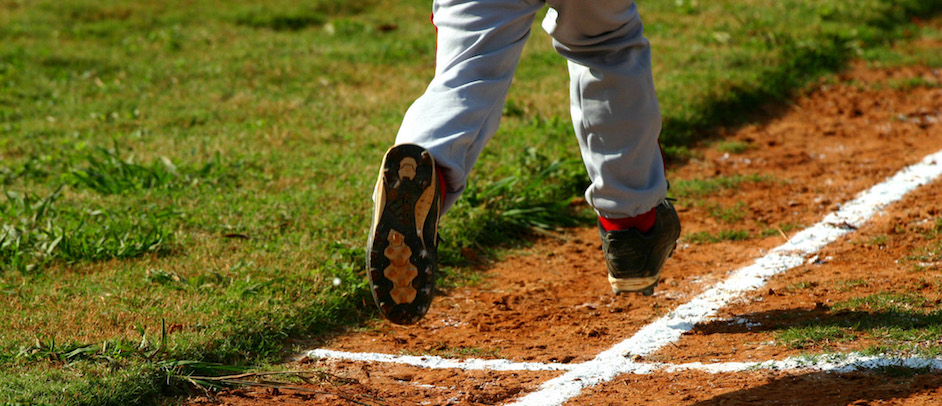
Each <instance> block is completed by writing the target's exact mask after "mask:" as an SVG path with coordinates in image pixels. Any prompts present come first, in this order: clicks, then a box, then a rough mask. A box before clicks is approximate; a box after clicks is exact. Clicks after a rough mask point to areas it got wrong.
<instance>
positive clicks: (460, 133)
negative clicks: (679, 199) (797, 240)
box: [396, 0, 667, 218]
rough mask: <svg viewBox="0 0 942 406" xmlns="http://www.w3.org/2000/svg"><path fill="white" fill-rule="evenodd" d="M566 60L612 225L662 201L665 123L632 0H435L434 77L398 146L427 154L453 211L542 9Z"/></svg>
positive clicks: (583, 144) (576, 113)
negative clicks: (443, 181)
mask: <svg viewBox="0 0 942 406" xmlns="http://www.w3.org/2000/svg"><path fill="white" fill-rule="evenodd" d="M544 3H547V4H549V6H550V9H549V10H548V12H547V15H546V18H545V19H544V20H543V24H542V26H543V29H544V30H545V31H546V32H547V33H549V35H550V36H552V38H553V44H554V47H555V49H556V50H557V51H558V52H559V53H560V54H561V55H562V56H564V57H565V58H566V59H567V60H568V64H569V76H570V97H571V106H570V109H571V115H572V120H573V126H574V129H575V134H576V137H577V138H578V142H579V147H580V149H581V151H582V159H583V162H584V163H585V167H586V169H587V171H588V174H589V177H590V180H591V182H592V183H591V186H589V188H588V189H587V190H586V192H585V197H586V200H587V201H588V203H589V204H590V205H591V206H592V207H593V208H595V210H596V212H597V213H598V214H599V215H600V216H602V217H606V218H624V217H632V216H635V215H638V214H641V213H644V212H647V211H648V210H650V209H651V208H652V207H654V206H656V205H657V204H658V203H659V202H661V201H662V200H664V198H665V195H666V190H667V184H666V180H665V176H664V164H663V161H662V157H661V154H660V148H659V146H658V135H659V133H660V131H661V115H660V110H659V108H658V104H657V97H656V95H655V92H654V83H653V80H652V78H651V53H650V46H649V44H648V41H647V40H646V39H645V38H644V36H643V34H642V24H641V19H640V17H639V14H638V10H637V6H636V5H635V4H634V1H633V0H591V1H586V0H545V1H544V0H434V2H433V7H432V10H433V22H434V24H435V26H436V27H437V29H438V45H437V47H438V50H437V56H436V61H435V62H436V68H435V77H434V78H433V79H432V81H431V83H430V84H429V86H428V89H427V90H426V91H425V93H424V94H423V95H422V96H421V97H419V99H418V100H416V101H415V102H414V103H413V104H412V106H411V107H410V108H409V110H408V111H407V112H406V115H405V117H404V119H403V123H402V126H401V127H400V129H399V133H398V135H397V137H396V143H397V144H401V143H414V144H418V145H421V146H423V147H425V148H426V149H428V150H429V151H430V152H431V154H432V156H433V157H435V159H436V161H437V163H438V165H439V166H440V167H441V168H442V171H443V172H444V175H445V178H446V180H447V195H446V198H445V202H444V203H445V208H444V210H445V211H447V210H448V208H450V207H451V206H452V205H453V204H454V203H455V201H456V200H457V199H458V197H459V196H460V195H461V193H462V192H463V191H464V189H465V186H466V184H467V177H468V174H469V173H470V171H471V168H472V167H473V166H474V163H475V161H476V160H477V159H478V156H479V155H480V154H481V151H482V150H483V149H484V146H485V144H487V142H488V141H489V140H490V139H491V138H492V137H493V135H494V133H496V132H497V127H498V124H499V122H500V118H501V114H502V112H503V106H504V102H505V100H506V97H507V91H508V89H509V87H510V83H511V80H512V78H513V74H514V70H515V69H516V66H517V62H518V60H519V59H520V53H521V51H522V50H523V46H524V43H525V42H526V40H527V38H528V37H529V35H530V27H531V26H532V23H533V19H534V17H535V14H536V13H537V11H539V10H540V9H541V8H542V7H543V6H544Z"/></svg>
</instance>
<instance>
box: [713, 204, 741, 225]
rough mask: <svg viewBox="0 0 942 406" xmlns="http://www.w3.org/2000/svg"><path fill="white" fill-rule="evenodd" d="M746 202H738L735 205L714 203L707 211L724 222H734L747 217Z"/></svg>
mask: <svg viewBox="0 0 942 406" xmlns="http://www.w3.org/2000/svg"><path fill="white" fill-rule="evenodd" d="M747 208H748V207H747V206H746V203H744V202H736V204H735V205H734V206H733V207H723V206H721V205H719V204H713V205H711V206H710V207H709V208H708V209H707V212H708V213H709V214H710V216H711V217H713V218H715V219H717V220H720V221H722V222H724V223H728V224H732V223H738V222H740V221H742V219H744V218H746V209H747Z"/></svg>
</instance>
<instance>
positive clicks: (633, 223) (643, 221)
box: [599, 209, 657, 233]
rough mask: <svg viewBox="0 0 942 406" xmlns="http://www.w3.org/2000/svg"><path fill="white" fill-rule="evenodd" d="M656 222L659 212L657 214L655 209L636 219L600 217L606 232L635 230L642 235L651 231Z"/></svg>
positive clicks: (635, 217)
mask: <svg viewBox="0 0 942 406" xmlns="http://www.w3.org/2000/svg"><path fill="white" fill-rule="evenodd" d="M655 220H657V212H655V211H654V209H651V210H650V211H648V212H647V213H642V214H639V215H637V216H634V217H625V218H620V219H609V218H605V217H599V222H600V223H602V228H604V229H605V231H618V230H627V229H629V228H635V229H638V231H641V232H642V233H646V232H648V231H650V230H651V228H652V227H654V221H655Z"/></svg>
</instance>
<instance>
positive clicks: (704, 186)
mask: <svg viewBox="0 0 942 406" xmlns="http://www.w3.org/2000/svg"><path fill="white" fill-rule="evenodd" d="M774 181H775V179H774V178H772V177H771V176H768V175H733V176H717V177H714V178H710V179H679V180H676V181H673V182H671V190H670V194H671V195H673V197H675V198H678V199H685V198H698V197H703V196H707V195H710V194H713V193H716V192H718V191H722V190H732V189H736V188H738V187H739V186H740V185H742V184H743V183H768V182H774Z"/></svg>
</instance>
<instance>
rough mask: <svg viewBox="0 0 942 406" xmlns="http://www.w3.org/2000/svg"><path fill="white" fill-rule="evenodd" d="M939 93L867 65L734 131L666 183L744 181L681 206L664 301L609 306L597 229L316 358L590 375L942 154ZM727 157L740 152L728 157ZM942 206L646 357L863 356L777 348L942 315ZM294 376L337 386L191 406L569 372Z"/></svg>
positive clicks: (786, 277) (630, 391) (346, 369)
mask: <svg viewBox="0 0 942 406" xmlns="http://www.w3.org/2000/svg"><path fill="white" fill-rule="evenodd" d="M913 78H921V80H919V81H912V80H910V79H913ZM907 80H909V82H908V83H921V84H922V85H920V86H917V87H911V88H905V89H903V90H901V89H894V86H892V84H894V83H903V82H906V81H907ZM926 84H928V85H926ZM940 85H942V77H940V72H939V71H937V70H932V69H929V68H920V67H907V68H898V69H890V70H872V69H868V68H866V67H864V66H863V65H858V66H856V67H855V68H853V69H851V70H849V71H848V72H846V73H844V74H842V75H840V76H839V77H838V80H837V81H836V84H827V85H821V86H820V87H819V88H818V89H816V90H815V91H813V92H810V93H809V94H807V95H805V96H803V97H801V98H799V99H798V100H795V101H794V103H793V104H789V105H788V106H787V107H782V108H778V109H773V110H774V111H772V114H771V115H772V116H773V117H769V118H767V119H766V120H765V121H763V122H762V123H759V124H754V125H749V126H745V127H742V128H738V129H734V130H728V131H726V132H725V133H724V134H723V140H724V141H725V142H724V143H717V144H714V145H712V146H704V147H702V148H700V149H698V150H697V151H696V152H697V158H696V159H693V160H691V161H689V162H687V163H685V164H683V165H681V166H678V167H675V168H672V169H671V171H670V172H671V173H670V175H669V176H670V177H671V179H672V181H674V182H675V184H678V183H679V181H680V180H692V179H711V178H719V177H725V178H734V177H736V176H745V177H747V178H745V179H747V181H744V182H742V183H739V184H738V185H737V186H736V187H734V188H727V189H719V190H716V191H712V192H710V193H708V194H704V195H695V194H692V195H687V196H685V197H683V198H681V199H680V200H679V201H678V202H677V203H676V206H677V207H678V211H679V212H680V217H681V221H682V222H683V228H684V231H683V237H682V239H681V241H680V244H679V246H678V249H677V251H676V253H675V255H674V257H673V258H672V259H671V260H670V261H669V263H668V265H667V268H666V271H665V272H666V273H665V277H664V279H663V281H662V283H661V285H660V286H659V287H658V290H657V293H656V294H655V295H654V296H651V297H644V296H641V295H622V296H614V295H612V294H611V292H610V290H609V287H608V282H607V280H606V277H605V264H604V262H603V260H602V257H601V254H600V249H599V247H600V245H599V240H598V234H597V230H596V229H594V228H585V229H581V228H579V229H569V230H565V231H563V232H561V233H559V234H557V235H555V236H552V237H546V238H542V239H540V240H538V241H537V242H536V243H535V244H534V245H533V247H532V248H530V249H528V250H527V251H525V252H521V253H518V254H514V255H513V256H511V257H509V258H506V259H504V260H502V261H500V262H498V263H495V264H493V265H492V266H491V267H490V268H488V269H487V270H486V273H487V278H485V281H484V282H482V283H481V284H479V285H478V286H474V287H466V288H458V289H454V290H453V291H451V292H448V293H447V294H446V295H444V296H440V297H438V298H436V301H435V303H434V304H433V307H432V309H431V310H430V311H429V313H428V315H427V316H426V319H425V320H424V321H422V322H421V323H419V324H418V325H415V326H397V325H393V324H390V323H388V322H386V321H382V320H376V321H372V322H368V323H367V325H365V326H361V327H358V328H356V329H351V330H350V331H348V332H343V333H339V334H337V335H335V336H333V337H330V338H329V339H327V340H326V342H324V343H322V345H321V346H322V347H324V348H330V349H335V350H343V351H351V352H379V353H388V354H415V355H440V356H447V357H451V358H506V359H510V360H514V361H531V362H557V363H578V362H584V361H587V360H590V359H592V358H593V357H595V355H597V354H598V353H599V352H601V351H603V350H605V349H607V348H609V347H611V346H612V345H614V344H616V343H618V342H620V341H622V340H624V339H626V338H628V337H630V336H631V335H632V334H634V333H635V332H637V331H638V330H639V329H640V328H641V327H643V326H644V325H646V324H648V323H650V322H652V321H654V320H656V319H657V318H658V317H660V316H663V315H665V314H667V313H668V312H669V311H670V310H671V309H673V308H675V307H677V306H678V305H680V304H683V303H685V302H686V301H687V300H689V299H690V298H692V297H693V296H695V295H697V294H699V293H701V292H702V291H704V290H705V289H706V288H708V287H710V286H711V285H713V284H714V283H716V282H718V281H721V280H723V279H724V278H725V277H726V276H727V274H728V273H729V272H730V271H732V270H735V269H738V268H740V267H742V266H745V265H748V264H750V263H752V261H754V260H755V259H756V258H758V257H761V256H762V255H763V253H764V252H766V251H767V250H769V249H771V248H773V247H776V246H778V245H780V244H782V243H783V242H784V241H785V240H786V239H787V238H788V237H789V236H790V235H793V234H794V233H796V232H797V231H798V230H800V229H802V228H804V227H807V226H809V225H812V224H814V223H816V222H818V221H819V220H820V219H821V218H822V217H823V216H824V215H825V214H826V213H829V212H831V211H834V210H836V209H837V208H838V207H840V205H841V203H842V202H845V201H848V200H850V199H852V198H853V197H854V196H855V195H856V194H857V193H859V192H861V191H863V190H866V189H867V188H869V187H871V186H872V185H874V184H876V183H879V182H881V181H883V180H885V179H886V178H887V177H888V176H891V175H892V174H894V173H895V172H896V171H898V170H900V169H901V168H903V167H905V166H908V165H911V164H913V163H916V162H918V161H920V160H921V159H922V158H923V157H924V156H925V155H928V154H930V153H933V152H936V151H939V150H940V149H942V123H940V121H942V86H940ZM729 141H737V142H738V143H737V144H731V143H729ZM730 145H738V146H739V148H738V149H733V152H724V150H726V151H729V150H730V149H729V146H730ZM742 146H745V148H744V150H742V149H743V148H741V147H742ZM740 150H742V151H740ZM749 176H752V177H751V178H750V177H749ZM940 202H942V182H938V181H937V182H935V183H933V184H931V185H929V186H926V187H923V188H921V189H919V190H917V191H916V192H914V193H912V194H910V195H909V196H907V197H906V198H905V199H904V200H903V201H901V202H898V203H896V204H893V205H891V206H890V207H888V208H886V209H885V210H884V212H883V214H882V215H880V216H878V217H877V218H875V219H874V220H873V221H872V222H871V223H870V224H868V225H866V226H865V227H862V228H861V229H860V230H858V231H857V232H856V233H853V234H851V235H850V236H849V237H845V238H843V239H841V240H839V241H838V242H836V243H834V244H832V245H830V246H828V247H826V248H825V249H824V250H823V251H822V252H821V253H820V254H818V256H819V259H818V260H817V261H812V263H809V264H807V265H805V266H801V267H799V268H796V269H792V270H790V271H788V272H786V273H785V274H782V275H779V276H777V277H775V278H773V279H772V280H771V281H770V282H769V284H768V285H767V286H766V287H764V288H762V289H760V290H759V291H757V292H752V293H748V294H747V295H745V296H744V298H743V299H741V300H738V301H736V302H735V303H733V304H732V305H730V306H728V307H726V308H724V309H721V310H720V312H719V314H718V315H717V318H715V319H714V320H710V321H708V322H706V323H703V324H701V325H698V326H697V327H696V328H694V329H693V330H692V331H691V332H690V333H689V334H687V335H685V336H684V337H682V339H681V340H679V341H678V342H677V343H675V344H674V345H671V346H667V347H665V348H664V349H663V350H662V351H661V352H659V353H657V354H654V355H652V356H650V357H649V360H650V361H658V362H670V363H685V362H696V361H699V362H725V361H759V360H762V361H764V360H772V359H775V360H779V359H782V358H785V357H788V356H794V355H800V354H807V353H818V352H826V351H837V352H848V351H854V350H860V349H863V348H865V347H867V346H869V345H872V344H874V343H876V342H878V341H879V340H880V337H879V336H878V335H867V334H860V335H859V337H855V338H856V339H855V340H845V341H842V342H834V343H830V342H829V343H825V344H821V343H811V344H808V345H805V346H802V347H800V348H799V347H796V346H794V345H791V346H790V345H785V344H784V343H782V342H780V341H779V340H777V338H776V337H777V336H776V333H777V332H779V331H781V330H782V329H784V328H787V327H788V326H793V325H797V324H800V323H802V322H805V321H808V320H821V319H824V320H825V321H826V320H832V321H833V322H834V323H838V322H839V321H840V320H842V319H846V318H848V317H862V316H861V314H859V312H858V313H854V312H853V311H838V310H834V309H832V306H833V305H834V304H836V303H840V302H842V301H846V300H848V299H850V298H858V297H864V296H867V295H872V294H876V293H881V292H910V293H914V294H918V295H920V296H922V297H924V298H925V302H924V304H923V306H924V307H925V308H926V309H933V308H934V309H938V308H939V303H940V302H942V263H940V262H939V261H940V260H939V258H940V257H942V253H937V254H934V255H935V256H934V257H932V256H931V255H930V256H929V257H930V259H931V260H928V261H924V260H918V259H913V260H910V259H907V258H911V257H914V253H918V252H923V253H925V252H930V253H931V252H932V251H926V250H931V249H933V247H935V245H938V239H939V238H940V237H939V235H938V234H933V227H934V226H935V224H936V222H937V221H942V220H939V219H942V205H940ZM445 224H446V227H447V219H445ZM940 224H942V223H940ZM720 230H735V231H740V232H746V233H747V234H748V236H749V238H748V239H746V240H741V241H723V242H714V243H709V242H702V241H701V240H703V239H704V238H705V236H706V235H707V234H704V233H710V234H711V235H714V236H715V235H716V234H717V233H718V232H719V231H720ZM934 244H935V245H934ZM933 345H939V343H935V344H933ZM293 364H295V365H290V367H292V368H295V367H296V368H297V369H303V370H310V371H319V372H323V373H328V374H329V375H328V376H329V378H327V379H323V380H321V381H320V382H313V383H307V384H303V385H301V386H300V387H301V389H302V390H287V389H279V390H274V391H273V390H272V389H270V388H261V387H246V388H240V389H235V390H229V391H225V392H223V393H221V394H219V395H217V396H215V397H213V398H207V397H199V398H193V399H191V400H190V403H191V404H195V405H206V404H220V405H274V404H325V405H351V404H368V405H374V404H379V405H385V404H389V405H411V404H436V405H437V404H462V405H464V404H468V405H491V404H502V403H507V402H509V401H512V400H513V399H515V398H518V397H520V396H522V395H524V394H526V393H529V392H531V391H534V390H535V389H536V388H537V387H538V386H539V385H541V384H542V383H543V382H544V381H546V380H548V379H551V378H552V377H554V376H558V375H559V374H560V372H492V371H474V372H465V371H459V370H450V369H444V370H427V369H420V368H415V367H409V366H402V365H396V364H368V363H362V362H352V361H338V360H316V359H304V360H302V361H297V362H294V363H293ZM940 392H942V376H940V375H939V374H933V373H929V374H916V375H907V376H890V375H886V374H879V373H853V374H833V373H816V372H814V373H809V372H807V371H804V372H794V371H793V372H782V371H775V372H772V371H764V372H763V371H747V372H738V373H723V374H709V373H705V372H696V371H686V372H679V373H664V372H657V373H654V374H650V375H632V374H628V375H622V376H618V377H616V378H615V379H614V380H613V381H611V382H608V383H606V384H603V385H599V386H597V387H593V388H590V389H588V390H586V391H584V393H583V394H582V395H580V396H579V397H576V398H574V399H572V400H570V401H569V403H567V404H573V405H589V404H597V405H609V404H611V405H622V404H657V405H675V404H677V405H713V404H716V405H726V404H730V405H735V404H757V403H762V404H809V405H810V404H816V405H817V404H828V405H830V404H834V405H838V404H840V405H846V404H901V405H929V404H940V403H942V401H940V400H938V399H940V398H939V396H940V395H942V393H940Z"/></svg>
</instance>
